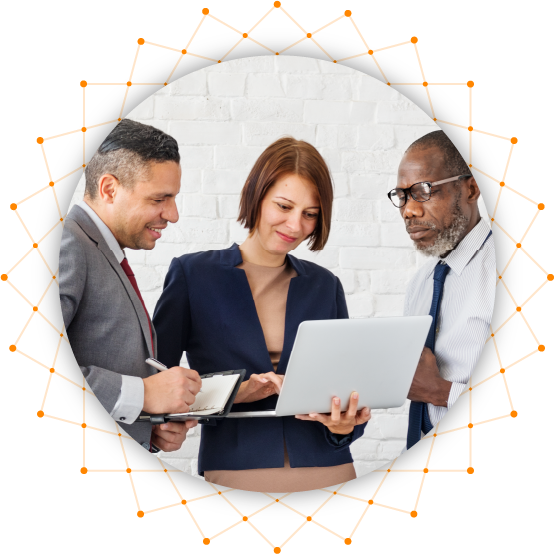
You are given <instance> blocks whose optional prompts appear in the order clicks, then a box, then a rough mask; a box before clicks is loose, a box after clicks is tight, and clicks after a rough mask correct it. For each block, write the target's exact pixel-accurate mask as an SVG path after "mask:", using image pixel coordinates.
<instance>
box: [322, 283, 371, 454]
mask: <svg viewBox="0 0 554 554" xmlns="http://www.w3.org/2000/svg"><path fill="white" fill-rule="evenodd" d="M348 317H349V316H348V307H347V305H346V297H345V295H344V289H343V288H342V283H341V282H340V279H339V278H338V277H337V319H348ZM366 425H367V423H362V424H361V425H356V426H354V430H353V431H352V433H350V434H349V435H338V434H337V433H331V431H329V428H328V427H325V438H326V439H327V442H328V443H329V444H330V445H331V446H332V447H334V448H335V449H336V450H344V449H345V448H348V447H349V446H350V445H351V444H352V443H353V442H354V441H355V440H356V439H359V438H360V437H361V436H362V435H363V434H364V429H365V428H366Z"/></svg>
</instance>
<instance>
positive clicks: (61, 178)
mask: <svg viewBox="0 0 554 554" xmlns="http://www.w3.org/2000/svg"><path fill="white" fill-rule="evenodd" d="M80 169H83V166H81V167H78V168H77V169H74V170H73V171H72V172H71V173H68V174H67V175H64V176H63V177H60V178H59V179H58V180H57V181H54V183H59V182H60V181H63V180H64V179H65V178H66V177H69V176H70V175H73V174H74V173H77V171H79V170H80Z"/></svg>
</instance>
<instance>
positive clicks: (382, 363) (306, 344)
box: [227, 315, 433, 418]
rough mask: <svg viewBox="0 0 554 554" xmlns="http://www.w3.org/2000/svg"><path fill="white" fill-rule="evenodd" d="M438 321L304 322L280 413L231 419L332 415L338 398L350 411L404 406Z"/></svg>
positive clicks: (280, 401) (241, 414)
mask: <svg viewBox="0 0 554 554" xmlns="http://www.w3.org/2000/svg"><path fill="white" fill-rule="evenodd" d="M432 320H433V318H432V317H431V316H430V315H424V316H411V317H383V318H371V319H330V320H323V321H304V322H303V323H301V324H300V326H299V328H298V333H297V335H296V340H295V341H294V346H293V349H292V352H291V355H290V360H289V364H288V366H287V372H286V374H285V379H284V381H283V387H282V390H281V394H280V395H279V398H278V400H277V405H276V407H275V410H267V411H256V412H231V413H230V414H229V415H228V416H227V417H232V418H239V417H281V416H291V415H300V414H308V413H314V412H315V413H329V412H330V411H331V400H332V398H333V396H338V397H339V398H340V399H341V411H344V410H345V409H346V406H347V404H348V400H349V398H350V395H351V394H352V392H354V391H356V392H358V394H359V395H360V396H359V401H358V409H361V408H364V407H366V406H367V407H369V408H371V409H381V408H396V407H398V406H402V404H404V402H405V401H406V398H407V396H408V391H409V389H410V385H411V383H412V379H413V377H414V373H415V370H416V367H417V364H418V361H419V357H420V355H421V352H422V350H423V347H424V345H425V339H426V338H427V333H428V332H429V327H430V326H431V322H432Z"/></svg>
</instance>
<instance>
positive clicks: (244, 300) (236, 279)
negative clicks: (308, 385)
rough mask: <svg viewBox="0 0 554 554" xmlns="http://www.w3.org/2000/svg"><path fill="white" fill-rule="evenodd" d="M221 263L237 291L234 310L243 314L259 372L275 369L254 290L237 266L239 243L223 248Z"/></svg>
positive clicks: (244, 331)
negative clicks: (259, 315) (253, 294)
mask: <svg viewBox="0 0 554 554" xmlns="http://www.w3.org/2000/svg"><path fill="white" fill-rule="evenodd" d="M220 256H221V264H222V266H223V267H224V269H225V271H226V272H228V275H229V279H230V281H231V283H232V286H231V287H230V290H232V291H236V292H237V294H236V295H234V297H233V300H232V302H233V310H236V311H237V312H238V313H240V314H241V316H240V325H241V327H242V329H241V331H242V335H243V336H244V337H247V340H248V345H249V347H250V348H251V352H256V356H257V365H258V366H259V368H260V370H259V373H269V372H270V371H273V364H272V363H271V358H270V356H269V352H268V350H267V345H266V342H265V336H264V332H263V329H262V325H261V323H260V319H259V317H258V312H257V310H256V304H255V302H254V298H253V296H252V290H251V289H250V284H249V283H248V278H247V277H246V273H245V271H244V269H239V268H237V267H236V266H237V265H240V264H241V263H242V256H241V253H240V249H239V247H238V245H236V244H233V246H231V247H230V248H227V249H225V250H221V254H220Z"/></svg>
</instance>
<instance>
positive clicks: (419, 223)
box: [406, 219, 437, 232]
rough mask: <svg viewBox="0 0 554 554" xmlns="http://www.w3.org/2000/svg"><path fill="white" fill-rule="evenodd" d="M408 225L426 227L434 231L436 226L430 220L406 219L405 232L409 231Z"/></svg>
mask: <svg viewBox="0 0 554 554" xmlns="http://www.w3.org/2000/svg"><path fill="white" fill-rule="evenodd" d="M410 227H428V228H429V229H431V230H432V231H435V230H436V228H437V226H436V225H435V224H434V223H431V222H430V221H414V220H412V219H410V220H408V221H406V232H409V231H410Z"/></svg>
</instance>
